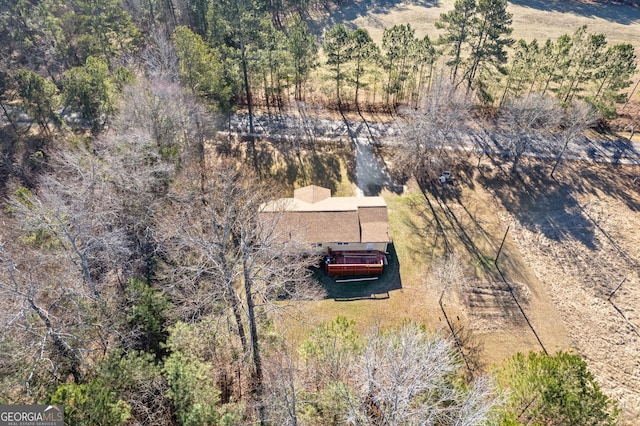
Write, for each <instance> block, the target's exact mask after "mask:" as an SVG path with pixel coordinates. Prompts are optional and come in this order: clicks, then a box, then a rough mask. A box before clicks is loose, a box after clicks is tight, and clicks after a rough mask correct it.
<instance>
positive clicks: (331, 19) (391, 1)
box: [309, 0, 440, 36]
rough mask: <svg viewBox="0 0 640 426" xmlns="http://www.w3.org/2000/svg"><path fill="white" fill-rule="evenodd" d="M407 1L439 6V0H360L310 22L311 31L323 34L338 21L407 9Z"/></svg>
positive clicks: (343, 21)
mask: <svg viewBox="0 0 640 426" xmlns="http://www.w3.org/2000/svg"><path fill="white" fill-rule="evenodd" d="M407 3H409V4H412V5H416V6H422V7H438V6H439V5H440V1H439V0H408V1H407V0H358V1H354V2H350V3H348V4H341V5H340V6H338V7H336V8H334V9H332V10H330V11H329V13H328V14H326V15H325V16H323V18H322V19H318V20H314V21H311V22H309V27H310V29H311V31H312V32H313V33H314V34H316V35H318V36H319V35H322V30H323V29H324V28H329V27H331V26H332V25H335V24H338V23H345V24H346V25H348V24H349V22H350V21H354V20H356V19H358V18H360V17H363V16H367V15H369V14H372V13H375V14H386V13H389V12H390V11H391V10H392V9H399V10H403V9H406V7H407Z"/></svg>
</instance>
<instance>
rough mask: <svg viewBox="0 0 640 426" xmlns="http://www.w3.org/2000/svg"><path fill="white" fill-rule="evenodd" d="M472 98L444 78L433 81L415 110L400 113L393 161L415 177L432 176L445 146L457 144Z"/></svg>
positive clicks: (442, 163) (441, 161)
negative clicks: (398, 141) (399, 130)
mask: <svg viewBox="0 0 640 426" xmlns="http://www.w3.org/2000/svg"><path fill="white" fill-rule="evenodd" d="M471 107H472V99H471V97H470V96H469V95H468V94H467V93H466V92H465V91H464V90H457V89H456V88H455V86H453V85H452V84H451V83H450V82H449V81H448V80H447V79H445V78H439V79H436V80H435V81H434V83H433V84H432V85H431V87H430V89H429V91H428V92H427V93H425V94H424V96H423V98H422V101H421V102H420V106H419V107H418V109H417V110H413V109H411V110H408V111H407V112H406V113H404V114H402V118H403V120H404V121H403V123H402V124H401V128H402V130H403V133H402V141H401V143H400V149H399V150H398V154H397V156H396V157H395V158H394V160H393V161H394V164H396V165H397V167H400V168H404V170H405V172H406V173H408V174H413V175H414V176H415V177H416V178H417V179H418V180H424V179H431V178H435V177H437V176H439V175H440V173H442V168H443V167H444V166H445V161H444V158H443V157H444V154H445V149H446V147H451V146H453V147H455V146H459V144H460V139H461V138H462V137H464V135H465V133H466V130H467V128H468V120H469V114H470V112H471Z"/></svg>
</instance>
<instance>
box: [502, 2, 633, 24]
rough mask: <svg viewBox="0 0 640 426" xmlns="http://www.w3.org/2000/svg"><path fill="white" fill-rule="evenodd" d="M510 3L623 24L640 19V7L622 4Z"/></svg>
mask: <svg viewBox="0 0 640 426" xmlns="http://www.w3.org/2000/svg"><path fill="white" fill-rule="evenodd" d="M511 3H513V4H515V5H518V6H521V7H528V8H531V9H538V10H542V11H545V12H546V11H554V12H560V13H567V14H573V15H580V16H584V17H587V18H599V19H604V20H606V21H610V22H615V23H618V24H623V25H631V24H635V23H637V22H638V21H640V9H638V8H635V7H631V6H628V5H623V4H606V5H603V4H599V3H596V2H584V1H545V0H511Z"/></svg>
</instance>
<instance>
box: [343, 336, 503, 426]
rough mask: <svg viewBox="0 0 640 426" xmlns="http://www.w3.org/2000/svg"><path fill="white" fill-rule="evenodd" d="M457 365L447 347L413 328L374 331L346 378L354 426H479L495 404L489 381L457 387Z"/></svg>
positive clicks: (488, 415) (435, 337)
mask: <svg viewBox="0 0 640 426" xmlns="http://www.w3.org/2000/svg"><path fill="white" fill-rule="evenodd" d="M459 366H460V364H459V362H458V360H457V358H456V356H455V354H454V351H453V348H452V345H451V342H449V341H448V340H446V339H443V338H441V337H438V336H436V335H428V334H427V333H426V332H425V331H424V330H423V329H422V328H420V327H419V326H417V325H416V324H413V323H405V324H403V325H402V326H400V327H399V328H398V329H397V330H391V331H387V332H383V331H381V330H374V331H373V332H372V333H371V334H370V335H369V336H368V343H367V345H366V348H365V350H364V353H363V355H362V357H361V359H360V361H359V362H357V363H356V364H355V365H354V370H353V373H352V375H351V378H352V380H351V381H352V387H353V390H354V393H353V394H351V395H347V397H348V398H349V407H350V419H349V421H350V422H352V423H354V424H375V425H403V424H424V425H440V424H456V425H480V424H483V423H484V422H486V421H488V420H489V419H490V416H491V410H492V409H493V407H494V406H495V405H496V403H497V401H498V400H497V398H496V395H495V394H494V392H493V390H492V385H491V383H490V381H489V380H488V379H486V378H482V379H478V380H476V381H475V382H474V383H473V384H471V385H470V386H468V387H465V386H461V385H460V384H459V383H456V378H457V372H458V369H459Z"/></svg>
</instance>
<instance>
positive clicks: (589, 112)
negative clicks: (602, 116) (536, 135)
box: [550, 100, 598, 177]
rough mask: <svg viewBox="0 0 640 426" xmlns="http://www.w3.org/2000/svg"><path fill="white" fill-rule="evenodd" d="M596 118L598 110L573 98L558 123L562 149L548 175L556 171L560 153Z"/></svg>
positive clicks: (560, 156) (580, 135)
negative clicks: (560, 121)
mask: <svg viewBox="0 0 640 426" xmlns="http://www.w3.org/2000/svg"><path fill="white" fill-rule="evenodd" d="M597 119H598V112H597V111H596V109H595V108H594V107H593V106H592V105H590V104H588V103H587V102H585V101H582V100H574V101H573V102H571V105H569V106H568V107H567V108H566V109H565V112H564V118H563V120H562V123H561V124H560V130H559V139H560V143H561V144H562V149H561V150H560V154H558V158H557V159H556V162H555V164H554V165H553V169H551V173H550V176H551V177H553V173H554V172H555V171H556V168H557V167H558V164H560V160H561V159H562V155H563V154H564V152H565V151H566V150H567V147H568V146H569V144H570V143H572V142H575V141H576V140H577V139H579V138H580V137H583V136H584V132H586V131H587V129H588V128H589V127H591V126H592V125H593V124H594V123H595V122H596V120H597Z"/></svg>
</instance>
